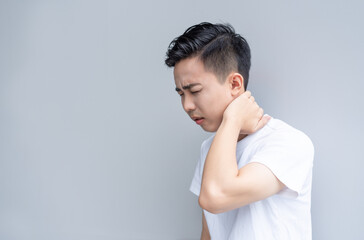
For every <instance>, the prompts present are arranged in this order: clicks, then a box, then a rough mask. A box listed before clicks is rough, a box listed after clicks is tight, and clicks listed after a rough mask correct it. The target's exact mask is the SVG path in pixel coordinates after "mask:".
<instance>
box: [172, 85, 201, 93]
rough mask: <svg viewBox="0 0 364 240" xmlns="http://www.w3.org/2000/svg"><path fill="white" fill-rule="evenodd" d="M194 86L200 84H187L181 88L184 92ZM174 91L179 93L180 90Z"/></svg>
mask: <svg viewBox="0 0 364 240" xmlns="http://www.w3.org/2000/svg"><path fill="white" fill-rule="evenodd" d="M196 85H201V83H191V84H188V85H187V86H183V87H182V88H183V89H184V90H186V89H190V88H191V87H194V86H196ZM176 91H177V92H179V91H181V89H179V88H177V87H176Z"/></svg>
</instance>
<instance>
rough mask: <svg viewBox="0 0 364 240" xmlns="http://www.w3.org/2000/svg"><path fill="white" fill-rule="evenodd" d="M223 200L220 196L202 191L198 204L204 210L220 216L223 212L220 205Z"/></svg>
mask: <svg viewBox="0 0 364 240" xmlns="http://www.w3.org/2000/svg"><path fill="white" fill-rule="evenodd" d="M221 199H222V197H221V195H220V194H216V193H215V194H212V193H211V192H208V193H205V192H203V191H201V194H200V196H199V198H198V204H199V205H200V207H201V208H202V209H205V210H206V211H208V212H210V213H213V214H218V213H222V212H223V211H222V209H221V204H220V202H221Z"/></svg>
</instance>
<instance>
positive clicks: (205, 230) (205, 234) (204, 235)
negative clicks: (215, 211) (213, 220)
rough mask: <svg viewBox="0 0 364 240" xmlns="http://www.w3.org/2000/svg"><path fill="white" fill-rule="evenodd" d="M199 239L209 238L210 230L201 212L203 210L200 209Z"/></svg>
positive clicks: (208, 239) (209, 239) (206, 239)
mask: <svg viewBox="0 0 364 240" xmlns="http://www.w3.org/2000/svg"><path fill="white" fill-rule="evenodd" d="M201 240H211V237H210V232H209V229H208V227H207V222H206V218H205V214H204V213H203V210H202V233H201Z"/></svg>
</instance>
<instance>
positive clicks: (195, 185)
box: [190, 141, 205, 196]
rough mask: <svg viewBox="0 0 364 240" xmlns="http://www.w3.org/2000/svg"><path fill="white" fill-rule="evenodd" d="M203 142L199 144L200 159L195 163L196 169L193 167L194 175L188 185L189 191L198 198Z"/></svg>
mask: <svg viewBox="0 0 364 240" xmlns="http://www.w3.org/2000/svg"><path fill="white" fill-rule="evenodd" d="M204 143H205V141H204V142H203V143H202V144H201V150H200V157H199V159H198V161H197V164H196V167H195V173H194V175H193V178H192V182H191V185H190V191H191V192H192V193H194V194H195V195H197V196H200V190H201V180H202V171H203V169H202V168H203V163H202V161H203V160H204V159H203V158H202V156H203V146H204Z"/></svg>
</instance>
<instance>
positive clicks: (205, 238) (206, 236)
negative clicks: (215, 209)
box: [201, 232, 211, 240]
mask: <svg viewBox="0 0 364 240" xmlns="http://www.w3.org/2000/svg"><path fill="white" fill-rule="evenodd" d="M201 240H211V237H210V234H209V233H208V232H202V233H201Z"/></svg>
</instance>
